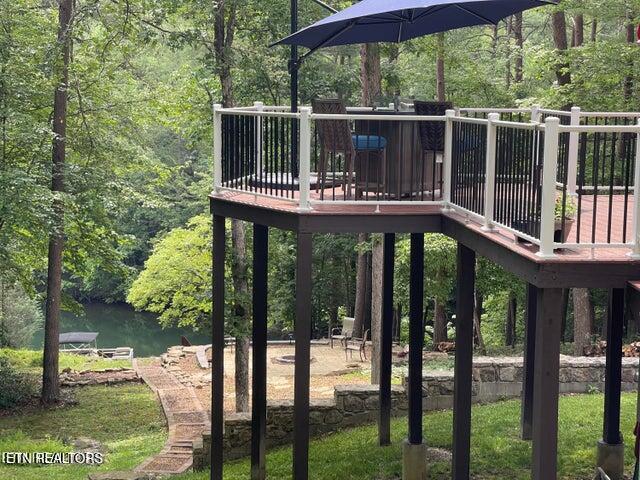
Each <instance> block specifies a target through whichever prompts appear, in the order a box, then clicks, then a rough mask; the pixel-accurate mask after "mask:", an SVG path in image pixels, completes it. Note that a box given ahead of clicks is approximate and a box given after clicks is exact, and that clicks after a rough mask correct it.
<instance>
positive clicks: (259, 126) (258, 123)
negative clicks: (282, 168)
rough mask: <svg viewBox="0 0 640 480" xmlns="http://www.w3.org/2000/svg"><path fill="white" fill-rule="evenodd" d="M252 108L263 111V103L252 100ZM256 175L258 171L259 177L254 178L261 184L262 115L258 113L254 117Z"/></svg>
mask: <svg viewBox="0 0 640 480" xmlns="http://www.w3.org/2000/svg"><path fill="white" fill-rule="evenodd" d="M253 108H254V109H255V110H256V112H263V111H264V103H262V102H253ZM255 154H256V157H255V158H256V165H257V167H256V176H257V175H258V173H260V178H259V179H258V178H256V181H257V182H258V184H259V185H260V184H262V182H263V180H264V176H263V174H264V163H263V162H262V117H261V116H260V115H258V116H257V117H256V152H255Z"/></svg>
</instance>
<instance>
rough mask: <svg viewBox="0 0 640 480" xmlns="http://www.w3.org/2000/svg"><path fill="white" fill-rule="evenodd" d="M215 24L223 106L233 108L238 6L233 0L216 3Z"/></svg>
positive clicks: (214, 40)
mask: <svg viewBox="0 0 640 480" xmlns="http://www.w3.org/2000/svg"><path fill="white" fill-rule="evenodd" d="M214 14H215V19H214V24H213V53H214V54H215V57H216V69H217V73H218V78H219V79H220V86H221V90H222V104H223V105H224V106H225V107H232V106H233V101H234V99H233V78H232V76H231V64H232V62H231V49H232V46H233V39H234V36H235V25H236V5H235V2H234V1H233V0H220V1H218V2H217V3H215V7H214Z"/></svg>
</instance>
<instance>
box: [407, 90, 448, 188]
mask: <svg viewBox="0 0 640 480" xmlns="http://www.w3.org/2000/svg"><path fill="white" fill-rule="evenodd" d="M414 108H415V111H416V115H425V116H444V115H445V113H446V112H447V110H450V109H452V108H453V104H452V103H451V102H423V101H415V102H414ZM444 131H445V124H444V122H420V125H419V132H420V146H421V147H422V165H423V168H426V165H432V171H433V176H434V179H433V183H432V185H433V187H434V190H435V186H436V181H435V178H436V175H437V166H438V165H440V171H442V163H443V159H444ZM421 173H422V184H423V185H422V188H423V190H424V187H425V185H424V182H425V172H421ZM438 183H440V185H439V187H440V189H441V190H442V181H440V182H438Z"/></svg>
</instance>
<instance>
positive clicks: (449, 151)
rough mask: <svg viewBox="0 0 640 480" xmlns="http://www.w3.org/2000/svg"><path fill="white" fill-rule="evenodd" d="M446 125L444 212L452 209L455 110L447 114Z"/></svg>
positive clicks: (443, 182) (443, 169)
mask: <svg viewBox="0 0 640 480" xmlns="http://www.w3.org/2000/svg"><path fill="white" fill-rule="evenodd" d="M445 116H446V119H445V125H444V158H443V159H442V192H441V193H442V201H443V202H444V208H443V210H445V211H446V210H449V209H450V208H451V166H452V162H453V119H454V117H455V116H456V111H455V110H447V111H446V112H445Z"/></svg>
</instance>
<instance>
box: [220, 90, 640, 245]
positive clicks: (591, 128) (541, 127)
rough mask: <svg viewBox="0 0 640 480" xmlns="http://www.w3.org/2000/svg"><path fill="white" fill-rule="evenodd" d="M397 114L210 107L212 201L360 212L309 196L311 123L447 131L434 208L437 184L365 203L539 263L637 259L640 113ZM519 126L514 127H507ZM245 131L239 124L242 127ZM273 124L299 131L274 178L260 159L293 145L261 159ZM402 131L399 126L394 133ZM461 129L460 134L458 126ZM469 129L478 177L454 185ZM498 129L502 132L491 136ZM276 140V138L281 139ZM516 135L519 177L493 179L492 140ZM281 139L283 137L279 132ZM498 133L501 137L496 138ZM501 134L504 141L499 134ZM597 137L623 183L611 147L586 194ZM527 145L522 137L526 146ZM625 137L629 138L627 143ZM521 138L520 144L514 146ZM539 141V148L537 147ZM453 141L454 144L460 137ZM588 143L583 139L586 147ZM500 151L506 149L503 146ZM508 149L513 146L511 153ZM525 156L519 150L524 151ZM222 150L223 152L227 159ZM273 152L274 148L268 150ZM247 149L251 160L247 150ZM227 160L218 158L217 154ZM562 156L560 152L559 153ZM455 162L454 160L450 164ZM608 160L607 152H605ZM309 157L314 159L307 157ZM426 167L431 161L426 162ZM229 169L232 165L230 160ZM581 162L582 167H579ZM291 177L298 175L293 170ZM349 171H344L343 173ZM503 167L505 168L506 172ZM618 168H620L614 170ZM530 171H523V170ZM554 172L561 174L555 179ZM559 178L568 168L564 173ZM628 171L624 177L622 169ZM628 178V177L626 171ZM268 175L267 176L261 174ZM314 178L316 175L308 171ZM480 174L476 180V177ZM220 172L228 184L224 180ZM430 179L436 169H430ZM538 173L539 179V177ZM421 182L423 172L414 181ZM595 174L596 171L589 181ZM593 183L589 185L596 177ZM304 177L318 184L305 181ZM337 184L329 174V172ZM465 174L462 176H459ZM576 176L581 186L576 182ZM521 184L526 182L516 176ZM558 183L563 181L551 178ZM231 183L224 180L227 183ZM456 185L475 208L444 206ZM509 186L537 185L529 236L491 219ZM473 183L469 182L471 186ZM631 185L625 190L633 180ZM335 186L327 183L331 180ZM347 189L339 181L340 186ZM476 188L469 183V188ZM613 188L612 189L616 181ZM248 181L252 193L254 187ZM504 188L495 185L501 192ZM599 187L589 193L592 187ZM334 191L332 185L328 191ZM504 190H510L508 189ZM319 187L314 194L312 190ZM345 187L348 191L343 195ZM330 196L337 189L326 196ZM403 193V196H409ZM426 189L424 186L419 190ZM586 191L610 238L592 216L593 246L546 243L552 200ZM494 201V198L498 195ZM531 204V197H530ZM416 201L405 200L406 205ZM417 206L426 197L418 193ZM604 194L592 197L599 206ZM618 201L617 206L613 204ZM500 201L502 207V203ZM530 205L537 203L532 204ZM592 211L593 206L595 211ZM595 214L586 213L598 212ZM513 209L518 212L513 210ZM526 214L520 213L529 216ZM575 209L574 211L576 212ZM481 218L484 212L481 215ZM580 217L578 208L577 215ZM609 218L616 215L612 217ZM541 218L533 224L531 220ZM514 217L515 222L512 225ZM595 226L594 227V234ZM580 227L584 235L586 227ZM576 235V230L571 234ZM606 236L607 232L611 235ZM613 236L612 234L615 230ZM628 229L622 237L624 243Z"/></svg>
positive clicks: (552, 224) (495, 143)
mask: <svg viewBox="0 0 640 480" xmlns="http://www.w3.org/2000/svg"><path fill="white" fill-rule="evenodd" d="M400 107H401V111H402V115H396V116H393V115H379V116H378V115H372V112H371V109H366V108H350V109H348V110H347V114H346V115H341V114H335V115H334V114H316V113H313V112H312V111H311V108H310V107H300V108H299V111H298V112H295V113H292V112H291V111H290V109H289V108H288V107H280V106H265V105H263V104H262V103H260V102H256V103H255V104H254V105H253V106H251V107H239V108H227V109H223V108H221V107H220V106H219V105H216V106H214V122H213V123H214V125H213V126H214V175H213V180H214V195H215V194H220V193H222V192H224V191H230V192H237V193H245V194H246V193H250V194H252V195H255V197H256V199H257V198H258V197H271V198H273V197H276V198H278V199H279V200H285V201H289V202H293V203H295V204H297V205H298V208H299V209H301V210H309V209H312V208H314V206H315V205H318V204H323V203H341V204H360V205H361V204H363V200H358V199H355V200H354V199H353V198H351V197H347V196H346V194H345V197H344V198H342V199H340V198H335V191H334V195H333V198H325V197H322V198H320V197H318V195H313V194H312V183H313V182H315V184H316V185H317V183H318V182H320V178H319V177H320V176H319V174H318V173H317V172H315V173H314V172H313V169H312V157H313V156H314V152H313V151H312V148H314V147H315V148H316V149H317V145H315V144H314V143H313V142H314V135H313V134H314V132H315V130H314V127H315V126H317V122H320V121H327V120H345V121H348V122H352V123H353V122H359V121H360V122H364V121H366V122H376V121H384V122H413V123H415V122H444V123H445V129H444V130H445V140H444V151H443V152H442V163H441V166H440V167H439V168H441V169H442V170H441V171H442V183H441V187H440V188H439V190H438V198H437V199H435V191H436V187H435V179H434V186H433V196H434V198H433V199H431V200H429V199H427V200H424V199H422V200H418V201H416V200H415V198H408V199H405V200H403V198H402V196H401V195H398V196H396V198H391V197H387V196H385V195H384V194H383V195H382V196H380V195H378V196H376V197H375V198H374V199H373V200H368V202H369V203H370V204H372V205H375V206H376V207H379V206H380V205H391V204H402V205H407V204H410V203H413V204H414V205H424V204H430V205H440V206H442V207H443V208H444V209H452V210H456V211H458V212H460V213H462V214H464V215H467V216H468V217H469V218H471V219H473V220H475V221H478V222H479V223H481V224H482V225H483V228H484V229H485V230H489V231H491V230H493V229H495V228H496V227H499V228H500V229H503V230H506V231H509V232H511V233H513V234H514V235H516V236H517V237H519V238H521V239H524V240H526V241H529V242H531V243H534V244H536V245H538V246H539V253H538V254H539V255H540V256H542V257H550V256H553V255H554V250H555V249H557V248H627V249H630V250H631V253H632V255H634V256H636V257H640V221H639V215H640V195H632V192H634V189H635V186H636V185H640V148H637V146H638V145H640V121H639V119H640V113H637V112H583V111H582V110H581V109H580V108H579V107H574V108H572V109H571V111H570V112H567V111H562V110H553V109H545V108H541V107H539V106H533V107H531V108H460V109H456V110H450V111H447V112H446V115H444V116H420V115H411V114H410V113H408V112H407V111H406V110H407V109H410V108H411V107H412V106H411V105H406V104H402V105H401V106H400ZM377 111H380V112H388V113H393V112H394V109H393V105H390V106H389V107H388V108H383V109H377ZM225 118H226V119H227V121H231V120H230V119H234V118H235V119H236V120H233V121H235V122H240V123H242V125H245V124H246V128H245V126H242V128H238V129H236V130H232V131H231V133H229V132H226V133H224V134H223V122H224V119H225ZM238 118H245V119H246V118H250V119H252V120H250V121H249V122H248V123H247V121H246V120H244V121H242V120H237V119H238ZM505 118H507V119H505ZM514 118H515V119H516V120H521V121H513V119H514ZM243 122H244V123H243ZM274 124H276V125H278V126H279V127H278V128H281V130H282V132H288V133H287V134H288V135H290V133H291V130H292V129H293V128H297V129H298V131H299V135H298V139H299V141H298V142H297V144H296V145H295V147H297V149H298V157H297V158H299V165H288V164H282V165H281V166H282V168H280V167H277V168H279V171H277V172H275V173H274V172H273V168H270V167H272V166H270V165H266V163H267V161H266V160H265V157H266V156H268V155H275V157H274V158H278V159H279V160H278V161H282V160H283V158H282V157H287V155H291V150H292V148H293V147H294V145H290V144H291V141H290V138H291V136H288V137H286V138H284V137H283V139H282V140H283V141H284V143H286V145H282V144H278V145H277V149H279V150H276V152H275V153H274V152H269V151H266V150H268V148H269V147H268V146H265V141H267V140H268V138H266V137H265V136H269V135H272V132H271V131H269V130H268V126H270V125H274ZM399 125H400V124H399ZM465 125H467V126H468V127H464V126H465ZM469 126H479V127H480V128H483V129H486V138H484V139H482V140H483V142H484V143H485V144H486V149H485V151H484V157H483V158H476V161H478V162H479V163H478V165H476V167H479V168H480V170H481V171H480V172H479V173H478V172H477V171H474V173H473V175H475V177H473V176H472V177H473V178H472V177H470V176H469V175H471V174H468V173H461V174H460V175H459V176H458V177H455V175H456V173H455V172H453V170H452V169H453V166H454V164H456V161H458V162H459V161H463V160H461V159H462V157H463V156H464V154H461V153H460V152H457V150H456V148H455V147H456V145H458V143H459V142H458V143H456V144H454V134H455V133H454V132H455V131H460V129H464V128H471V127H469ZM499 129H500V130H499ZM279 131H280V130H279ZM516 131H519V132H521V133H520V137H519V138H520V139H521V144H522V145H524V147H521V150H524V149H527V150H526V152H524V153H523V152H522V151H519V152H507V153H508V154H509V155H511V157H509V158H515V157H516V156H518V159H516V160H513V161H514V162H520V167H519V170H518V172H515V173H513V172H511V173H509V172H503V171H501V172H497V170H496V161H497V159H498V161H499V162H500V161H503V160H504V159H502V158H501V155H504V154H505V152H503V151H502V150H501V149H503V150H504V149H506V148H509V147H508V142H505V140H504V139H503V140H499V139H498V136H499V134H500V135H506V134H507V133H508V134H513V133H509V132H516ZM282 132H281V133H282ZM499 132H500V133H499ZM505 132H507V133H505ZM229 135H231V136H232V137H233V138H235V137H238V136H239V135H244V136H248V137H250V138H249V141H247V142H245V143H243V144H241V145H240V147H241V148H240V150H239V152H240V153H237V152H229V151H228V149H229V148H230V147H229V145H226V146H225V142H226V143H227V144H229V143H232V142H233V141H237V139H236V140H232V139H231V137H229ZM594 135H596V137H597V136H604V138H605V142H606V138H608V137H606V136H607V135H611V136H612V142H614V141H617V142H620V141H621V140H624V141H625V142H627V143H625V145H624V146H625V149H627V150H625V155H626V156H627V157H629V156H632V157H633V158H632V159H631V160H629V159H628V158H627V163H626V164H625V166H623V167H622V169H623V170H624V172H623V174H624V175H626V177H627V178H626V182H625V184H624V185H614V176H616V178H617V175H618V173H617V171H616V170H615V168H616V166H615V165H614V162H615V160H616V159H617V157H616V155H617V154H616V152H615V147H610V148H612V150H611V152H610V156H611V165H610V166H607V169H608V170H607V171H606V173H608V174H609V175H610V178H611V179H610V181H609V184H607V183H606V182H604V181H603V182H594V185H587V184H585V182H584V180H585V178H584V177H585V169H586V168H587V167H586V165H589V166H591V167H592V168H594V169H598V168H600V167H599V166H598V165H599V164H598V163H597V162H598V158H597V157H598V156H599V155H600V151H599V149H600V148H601V147H600V146H599V145H596V143H597V141H596V142H594V145H591V144H590V143H588V141H587V140H588V139H589V136H594ZM529 136H530V138H529ZM630 136H632V137H633V139H630ZM522 139H525V140H524V143H522ZM542 139H543V142H542ZM458 140H459V138H458ZM589 141H590V140H589ZM505 145H506V146H505ZM512 147H513V146H512ZM525 147H526V148H525ZM225 148H226V149H227V150H225ZM271 148H274V147H273V146H272V147H271ZM629 148H634V149H635V151H634V152H632V153H631V152H630V151H628V149H629ZM247 150H251V151H247ZM225 152H226V153H225ZM561 152H562V153H561ZM225 155H226V157H225V158H234V159H235V158H236V157H239V156H242V155H244V156H245V157H248V158H251V159H252V161H251V165H250V168H249V167H246V168H245V171H242V165H240V167H238V168H239V171H237V172H233V173H232V174H231V175H230V176H229V174H228V170H229V168H231V167H232V165H223V157H224V156H225ZM456 155H457V156H458V157H460V158H456ZM542 155H543V157H542V158H541V160H539V161H540V162H541V172H540V171H538V170H539V169H538V170H536V171H531V170H535V169H536V168H537V167H539V165H538V164H537V163H536V162H538V156H542ZM602 155H603V157H604V156H605V155H609V153H603V154H602ZM314 158H315V157H314ZM600 160H601V161H602V169H603V172H604V171H605V166H604V162H605V161H606V160H607V159H606V158H602V159H600ZM433 161H434V162H435V161H436V160H435V156H434V160H433ZM234 162H235V160H234ZM522 162H530V165H529V163H527V165H529V166H527V167H526V168H524V167H522ZM580 162H582V163H580ZM296 168H297V171H296ZM350 168H352V167H350ZM504 168H510V167H508V166H507V167H505V166H504V165H503V169H504ZM618 168H620V167H618ZM527 169H528V170H527ZM559 169H560V170H559ZM563 169H566V171H564V170H563ZM625 169H626V170H625ZM631 169H633V171H631ZM268 170H272V171H271V172H268ZM316 170H317V169H316ZM482 170H483V171H482ZM223 172H227V177H229V178H225V174H224V173H223ZM257 172H260V173H259V175H260V179H261V180H260V181H261V182H262V181H264V179H265V178H267V176H269V175H271V176H272V177H273V176H274V175H275V177H278V176H279V178H280V181H281V182H285V181H286V182H288V184H290V188H287V189H285V190H281V191H276V192H275V193H274V192H273V191H269V188H257V187H256V186H255V182H256V178H257V177H256V175H257ZM434 172H435V167H434ZM540 173H541V178H539V175H540ZM422 174H423V175H424V172H423V173H422ZM596 174H597V172H596ZM596 174H594V177H595V176H597V175H596ZM312 175H316V176H315V179H314V180H312ZM334 175H335V172H334ZM465 175H466V176H465ZM581 175H582V177H581ZM523 176H524V177H523ZM559 176H562V177H563V178H564V179H566V182H565V181H563V179H559V178H558V177H559ZM231 177H232V178H231ZM454 177H455V179H456V181H461V182H462V183H463V184H465V183H467V182H469V181H471V182H472V184H471V187H464V188H468V189H469V188H476V187H478V188H481V189H483V195H484V196H483V198H482V202H480V203H482V205H481V208H480V207H479V208H468V206H466V205H462V204H461V202H456V200H455V199H454V198H453V197H452V192H453V190H454V189H455V188H459V187H458V186H457V185H456V186H452V180H453V179H454ZM516 177H523V178H525V179H529V183H532V182H537V181H539V182H540V184H539V185H538V184H536V185H533V184H532V185H530V190H531V191H533V190H538V188H539V197H540V198H537V197H536V199H535V201H534V202H533V203H531V202H532V201H530V202H529V203H531V205H534V203H535V204H536V205H537V206H536V205H534V207H535V208H536V209H537V210H536V212H535V215H534V216H535V219H536V220H535V222H536V225H535V228H534V229H533V230H531V231H525V230H526V229H523V228H522V227H514V225H513V223H509V222H504V221H500V219H498V218H497V215H496V211H495V209H496V207H497V206H499V203H500V202H501V201H504V199H505V197H504V194H498V193H497V191H496V188H497V186H498V185H499V184H500V185H502V186H504V185H503V184H508V183H509V182H510V181H511V182H515V180H513V179H514V178H516ZM470 178H471V180H469V179H470ZM631 179H632V181H631ZM521 180H522V178H520V183H518V184H517V185H518V187H517V188H525V189H526V188H527V185H522V181H521ZM333 181H334V182H335V177H334V180H333ZM345 181H346V180H345ZM474 181H475V183H473V182H474ZM616 181H617V180H616ZM252 182H253V184H252ZM500 182H502V183H500ZM595 183H597V184H595ZM334 185H335V183H334ZM507 186H509V188H512V185H507ZM316 188H317V187H316ZM343 188H346V187H343ZM517 188H515V189H513V188H512V190H513V191H511V193H510V194H509V195H511V196H512V197H508V198H516V197H517V195H518V194H519V192H518V189H517ZM334 189H335V187H334ZM412 189H413V187H411V192H413V190H412ZM423 189H424V185H423ZM587 191H592V192H593V193H594V195H595V199H594V200H593V202H594V205H595V204H597V202H598V193H597V192H599V191H607V192H609V193H608V194H607V195H608V197H606V196H605V200H607V198H608V201H609V204H608V215H609V216H608V222H609V224H608V226H607V227H608V230H609V231H608V235H606V239H605V240H604V241H603V240H602V239H601V236H600V237H598V236H597V235H595V231H596V229H597V228H599V227H598V226H597V225H596V224H597V223H598V221H599V218H600V217H597V216H596V214H595V213H594V215H593V218H592V219H591V223H589V222H588V221H585V222H583V223H585V225H589V226H590V228H591V230H592V233H593V234H592V235H591V238H590V239H588V240H587V241H585V240H584V238H582V239H581V238H580V237H579V233H578V237H577V238H570V239H563V240H562V241H557V240H556V239H555V238H554V234H555V233H556V217H557V212H556V209H557V202H558V200H557V198H558V197H561V198H562V200H561V202H564V203H563V204H562V208H563V211H564V209H565V208H568V207H567V205H569V204H570V203H571V202H573V200H571V199H572V198H576V197H577V198H579V199H581V198H582V197H580V196H581V195H583V196H584V195H585V192H587ZM523 194H527V195H529V194H531V192H530V191H526V192H524V193H523ZM500 195H502V196H500ZM535 195H537V194H536V192H534V196H535ZM622 195H624V202H623V205H622V208H623V209H624V220H623V222H624V225H622V227H621V226H620V225H616V226H615V229H618V230H619V229H620V228H622V229H623V231H624V232H625V234H624V235H623V239H624V240H623V241H621V240H620V239H616V238H614V235H613V234H612V226H611V222H613V218H614V215H613V214H612V212H613V203H614V202H613V198H614V197H615V196H622ZM412 196H414V195H413V193H411V195H409V197H412ZM423 197H424V192H423ZM602 198H603V195H600V200H602ZM617 200H618V199H617V198H616V201H617ZM507 202H508V200H507ZM536 202H537V203H536ZM596 206H597V205H596ZM596 206H594V207H593V208H594V210H595V208H596ZM518 208H521V207H518ZM527 208H528V207H527ZM578 208H579V209H580V208H583V207H582V206H579V207H578ZM480 210H482V211H480ZM583 210H584V211H587V210H586V209H583ZM614 213H615V212H614ZM538 217H539V218H538ZM513 218H515V217H513ZM629 222H630V223H631V228H627V223H629ZM578 224H579V226H578V232H579V229H580V228H581V227H580V226H581V225H582V223H581V221H580V219H579V220H578ZM594 225H596V227H594ZM585 228H586V227H585ZM574 229H575V228H574ZM615 229H614V230H615ZM618 230H616V232H617V231H618ZM627 230H630V232H628V234H627Z"/></svg>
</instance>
